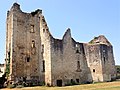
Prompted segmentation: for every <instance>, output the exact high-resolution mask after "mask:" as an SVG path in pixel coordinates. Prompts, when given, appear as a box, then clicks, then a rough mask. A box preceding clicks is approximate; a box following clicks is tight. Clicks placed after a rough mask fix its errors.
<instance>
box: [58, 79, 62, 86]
mask: <svg viewBox="0 0 120 90" xmlns="http://www.w3.org/2000/svg"><path fill="white" fill-rule="evenodd" d="M57 86H59V87H61V86H62V80H61V79H60V80H57Z"/></svg>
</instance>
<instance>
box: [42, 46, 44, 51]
mask: <svg viewBox="0 0 120 90" xmlns="http://www.w3.org/2000/svg"><path fill="white" fill-rule="evenodd" d="M42 53H44V45H43V44H42Z"/></svg>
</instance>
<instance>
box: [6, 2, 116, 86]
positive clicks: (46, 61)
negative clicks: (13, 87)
mask: <svg viewBox="0 0 120 90" xmlns="http://www.w3.org/2000/svg"><path fill="white" fill-rule="evenodd" d="M6 25H7V32H6V63H8V62H7V60H8V58H9V57H10V74H9V80H10V81H13V82H17V81H19V80H23V81H31V80H38V81H42V82H45V83H46V84H49V85H51V86H61V85H63V86H64V85H66V84H68V83H70V82H76V83H87V82H102V81H111V80H112V79H115V78H116V70H115V62H114V56H113V48H112V45H111V44H110V42H109V41H108V40H107V39H106V38H105V37H104V36H103V35H100V36H98V37H95V38H94V39H93V40H91V41H90V42H89V43H79V42H76V41H75V40H74V39H73V38H72V37H71V32H70V29H67V31H66V32H65V34H64V36H63V38H62V39H55V38H53V36H52V35H51V34H50V31H49V28H48V26H47V23H46V21H45V18H44V16H43V15H42V10H39V9H38V10H36V11H35V12H31V13H25V12H22V11H21V9H20V5H19V4H17V3H14V4H13V6H12V8H11V9H10V11H8V13H7V22H6Z"/></svg>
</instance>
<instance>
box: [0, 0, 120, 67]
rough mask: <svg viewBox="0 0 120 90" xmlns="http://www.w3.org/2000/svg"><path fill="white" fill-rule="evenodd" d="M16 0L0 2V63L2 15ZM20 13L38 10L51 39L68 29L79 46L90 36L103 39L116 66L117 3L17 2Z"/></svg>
mask: <svg viewBox="0 0 120 90" xmlns="http://www.w3.org/2000/svg"><path fill="white" fill-rule="evenodd" d="M14 2H16V0H1V1H0V42H1V43H0V44H1V45H0V46H1V47H0V63H4V58H5V56H4V55H5V34H6V13H7V11H8V10H9V9H10V8H11V6H12V5H13V3H14ZM17 2H18V3H19V4H20V5H21V9H22V10H23V11H25V12H32V11H34V10H36V9H38V8H39V9H42V10H43V15H44V16H45V18H46V21H47V23H48V26H49V28H50V31H51V33H52V35H53V36H54V37H56V38H62V36H63V34H64V32H65V30H66V29H67V28H71V32H72V36H73V38H74V39H75V40H77V41H79V42H89V41H90V40H91V39H93V38H94V36H98V35H101V34H102V35H105V36H106V37H107V39H108V40H109V41H110V42H111V43H112V45H113V47H114V57H115V62H116V64H117V65H120V0H18V1H17Z"/></svg>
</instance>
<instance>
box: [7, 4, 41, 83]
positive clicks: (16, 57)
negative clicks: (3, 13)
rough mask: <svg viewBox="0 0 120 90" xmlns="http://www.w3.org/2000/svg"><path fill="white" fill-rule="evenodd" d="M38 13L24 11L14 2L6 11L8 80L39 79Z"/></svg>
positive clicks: (39, 12)
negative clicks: (8, 61) (7, 11)
mask: <svg viewBox="0 0 120 90" xmlns="http://www.w3.org/2000/svg"><path fill="white" fill-rule="evenodd" d="M33 13H35V14H34V15H33ZM40 14H41V11H40V10H39V11H36V12H32V13H24V12H22V11H21V10H20V7H19V5H18V4H16V3H15V4H14V5H13V7H12V8H11V10H10V11H9V13H8V16H7V18H8V19H7V33H8V34H7V42H6V45H7V49H6V54H7V52H10V76H11V77H10V80H12V81H19V80H23V79H24V80H31V79H36V80H39V76H40V69H39V63H40V60H41V53H40V52H41V47H40V27H39V23H40V18H39V15H40ZM11 32H12V34H11ZM9 39H10V40H9ZM8 45H9V46H8ZM6 58H8V57H6Z"/></svg>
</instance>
